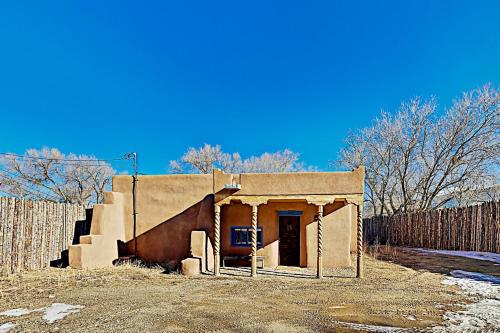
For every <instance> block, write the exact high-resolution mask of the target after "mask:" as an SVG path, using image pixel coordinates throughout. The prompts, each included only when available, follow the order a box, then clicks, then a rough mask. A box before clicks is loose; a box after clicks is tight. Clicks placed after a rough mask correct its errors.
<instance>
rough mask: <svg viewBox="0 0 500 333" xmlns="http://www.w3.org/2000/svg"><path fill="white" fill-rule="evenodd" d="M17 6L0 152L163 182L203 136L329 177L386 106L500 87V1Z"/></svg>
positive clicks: (0, 34)
mask: <svg viewBox="0 0 500 333" xmlns="http://www.w3.org/2000/svg"><path fill="white" fill-rule="evenodd" d="M23 3H24V4H21V1H10V2H9V3H7V2H2V4H1V5H0V115H1V116H0V122H1V129H0V151H10V152H15V153H22V152H24V150H25V149H27V148H31V147H38V148H41V147H42V146H50V147H57V148H59V149H61V150H62V151H63V152H66V153H67V152H75V153H85V154H95V155H96V156H97V157H100V158H107V157H115V156H121V155H122V154H123V153H125V152H128V151H134V150H135V151H137V152H138V154H139V156H140V169H141V170H140V171H142V172H145V173H164V172H165V171H166V168H167V165H168V161H169V160H171V159H175V158H177V157H179V156H180V155H181V154H182V153H183V152H184V151H185V150H186V148H188V147H189V146H200V145H202V144H203V143H205V142H206V143H212V144H216V143H218V144H221V145H222V146H223V148H224V149H225V150H227V151H239V152H240V153H242V155H244V156H247V155H251V154H260V153H262V152H265V151H275V150H280V149H284V148H290V149H292V150H294V151H297V152H300V153H301V154H302V159H303V161H304V162H306V163H308V164H312V165H316V166H318V167H319V168H320V169H323V170H326V169H328V161H329V160H332V159H335V158H336V157H337V154H338V151H339V148H340V147H341V145H342V140H343V138H344V136H345V134H346V132H347V131H348V130H349V129H355V128H359V127H363V126H366V125H368V124H369V123H370V121H371V119H373V118H374V117H375V116H376V115H377V114H378V113H379V111H380V109H381V108H383V109H386V110H394V109H395V108H396V107H397V105H398V104H399V103H400V102H401V101H402V100H406V99H408V98H410V97H412V96H415V95H422V96H429V95H431V94H434V95H436V96H437V97H438V98H439V101H440V104H441V106H442V107H444V106H446V105H448V104H449V103H450V101H451V99H452V98H453V97H455V96H457V95H458V94H459V93H460V92H462V91H464V90H469V89H472V88H474V87H477V86H480V85H482V84H483V83H486V82H491V83H493V84H494V85H498V84H499V83H500V20H499V13H500V1H478V0H476V1H422V0H419V1H392V2H391V1H370V2H368V1H367V2H359V1H345V2H344V1H342V2H341V1H322V2H316V1H300V2H299V1H297V2H294V1H222V2H219V1H203V2H201V1H200V2H198V1H157V2H153V1H95V2H94V1H42V2H40V1H34V2H32V3H29V2H28V1H26V2H23ZM116 168H117V169H118V170H123V169H124V168H125V167H123V166H120V165H116Z"/></svg>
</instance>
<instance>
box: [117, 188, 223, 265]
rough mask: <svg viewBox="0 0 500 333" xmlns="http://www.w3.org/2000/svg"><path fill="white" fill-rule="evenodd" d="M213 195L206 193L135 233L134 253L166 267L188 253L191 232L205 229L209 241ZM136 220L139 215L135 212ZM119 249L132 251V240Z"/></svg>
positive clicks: (212, 214)
mask: <svg viewBox="0 0 500 333" xmlns="http://www.w3.org/2000/svg"><path fill="white" fill-rule="evenodd" d="M213 207H214V200H213V195H212V194H210V195H207V196H205V197H204V198H203V200H201V201H199V202H198V203H196V204H194V205H193V206H191V207H189V208H187V209H186V210H184V211H183V212H181V213H179V214H177V215H176V216H174V217H172V218H170V219H168V220H166V221H164V222H162V223H160V224H159V225H157V226H156V227H154V228H152V229H150V230H148V231H147V232H145V233H143V234H141V235H138V236H137V254H138V256H139V257H140V258H141V259H142V260H144V261H145V262H148V263H158V264H160V265H162V266H166V267H168V268H173V267H176V266H178V265H179V263H180V261H181V260H183V259H185V258H187V257H189V256H190V241H191V231H193V230H200V231H205V232H206V234H207V235H208V237H209V239H210V241H211V242H212V243H213V216H214V208H213ZM138 216H139V217H138V220H139V221H140V215H138ZM120 248H121V251H124V248H126V253H125V252H121V253H120V256H124V255H131V254H133V253H134V240H133V239H132V240H130V241H128V242H127V243H126V244H125V246H120Z"/></svg>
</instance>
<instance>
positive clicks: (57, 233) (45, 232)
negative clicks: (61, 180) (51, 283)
mask: <svg viewBox="0 0 500 333" xmlns="http://www.w3.org/2000/svg"><path fill="white" fill-rule="evenodd" d="M83 219H85V207H84V206H79V205H73V204H63V203H54V202H49V201H31V200H22V199H15V198H6V197H0V272H1V271H3V272H7V273H15V272H19V271H22V270H32V269H39V268H44V267H48V266H49V265H50V262H51V261H52V260H57V259H59V258H61V251H63V250H65V249H67V248H68V246H69V245H70V244H71V243H72V241H73V237H74V232H75V229H74V228H75V222H76V221H77V220H83Z"/></svg>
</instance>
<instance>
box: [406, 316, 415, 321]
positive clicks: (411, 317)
mask: <svg viewBox="0 0 500 333" xmlns="http://www.w3.org/2000/svg"><path fill="white" fill-rule="evenodd" d="M406 319H408V320H417V317H415V316H414V315H409V316H408V317H406Z"/></svg>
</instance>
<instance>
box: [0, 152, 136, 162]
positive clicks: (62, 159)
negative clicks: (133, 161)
mask: <svg viewBox="0 0 500 333" xmlns="http://www.w3.org/2000/svg"><path fill="white" fill-rule="evenodd" d="M0 155H4V156H13V157H20V158H30V159H34V160H46V161H55V162H61V161H62V162H110V161H120V160H128V159H129V158H127V157H116V158H108V159H68V158H54V157H37V156H30V155H19V154H13V153H0Z"/></svg>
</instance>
